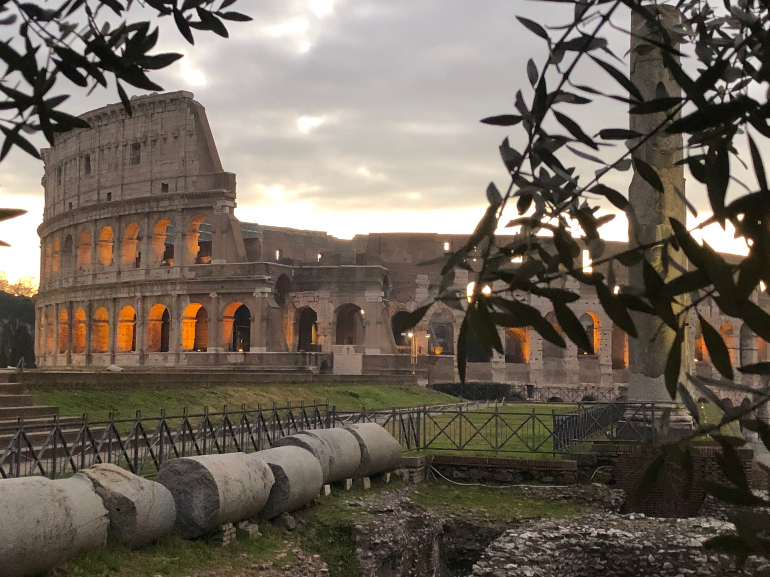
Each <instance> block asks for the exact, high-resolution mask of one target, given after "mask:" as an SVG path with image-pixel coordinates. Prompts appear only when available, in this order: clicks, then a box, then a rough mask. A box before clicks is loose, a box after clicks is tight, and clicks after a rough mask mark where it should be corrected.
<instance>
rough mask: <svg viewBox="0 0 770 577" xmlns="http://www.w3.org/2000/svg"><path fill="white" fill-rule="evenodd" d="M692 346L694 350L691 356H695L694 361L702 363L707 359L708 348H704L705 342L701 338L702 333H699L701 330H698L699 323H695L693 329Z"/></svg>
mask: <svg viewBox="0 0 770 577" xmlns="http://www.w3.org/2000/svg"><path fill="white" fill-rule="evenodd" d="M694 348H695V350H694V351H693V356H694V357H695V362H696V363H702V362H703V361H707V360H709V358H708V349H706V343H705V341H704V340H703V334H701V330H700V323H698V324H697V325H696V329H695V344H694Z"/></svg>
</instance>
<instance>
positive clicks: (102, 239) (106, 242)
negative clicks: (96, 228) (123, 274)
mask: <svg viewBox="0 0 770 577" xmlns="http://www.w3.org/2000/svg"><path fill="white" fill-rule="evenodd" d="M113 236H114V235H113V232H112V227H109V226H105V227H104V228H103V229H102V231H101V232H100V233H99V245H98V249H97V255H98V257H99V262H100V263H101V264H102V266H112V244H113Z"/></svg>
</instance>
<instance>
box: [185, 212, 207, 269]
mask: <svg viewBox="0 0 770 577" xmlns="http://www.w3.org/2000/svg"><path fill="white" fill-rule="evenodd" d="M212 240H213V235H212V229H211V224H210V223H209V221H208V220H206V217H205V216H203V215H199V216H196V217H195V218H194V219H192V220H191V221H190V224H188V225H187V254H188V258H189V264H209V263H210V262H211V254H212Z"/></svg>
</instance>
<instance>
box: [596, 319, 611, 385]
mask: <svg viewBox="0 0 770 577" xmlns="http://www.w3.org/2000/svg"><path fill="white" fill-rule="evenodd" d="M599 331H600V335H601V336H600V339H601V342H600V343H599V350H598V351H595V352H596V354H597V355H599V370H600V375H601V376H600V378H599V384H600V385H602V386H605V387H611V386H612V321H611V320H610V319H602V326H601V328H600V329H599Z"/></svg>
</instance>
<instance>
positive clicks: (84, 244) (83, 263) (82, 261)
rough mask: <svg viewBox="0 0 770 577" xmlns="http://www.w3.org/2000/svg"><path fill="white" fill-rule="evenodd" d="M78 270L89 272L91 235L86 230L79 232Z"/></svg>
mask: <svg viewBox="0 0 770 577" xmlns="http://www.w3.org/2000/svg"><path fill="white" fill-rule="evenodd" d="M78 268H79V269H80V270H83V271H88V270H91V233H90V232H88V231H87V230H84V231H81V233H80V238H79V239H78Z"/></svg>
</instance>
